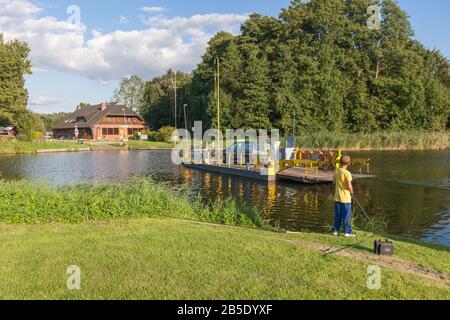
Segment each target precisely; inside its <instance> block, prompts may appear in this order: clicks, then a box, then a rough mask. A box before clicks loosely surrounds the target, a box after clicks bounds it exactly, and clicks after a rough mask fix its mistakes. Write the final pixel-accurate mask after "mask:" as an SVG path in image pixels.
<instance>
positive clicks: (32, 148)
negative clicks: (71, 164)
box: [0, 141, 96, 154]
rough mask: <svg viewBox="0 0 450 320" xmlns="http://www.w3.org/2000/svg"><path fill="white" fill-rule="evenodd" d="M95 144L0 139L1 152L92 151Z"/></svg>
mask: <svg viewBox="0 0 450 320" xmlns="http://www.w3.org/2000/svg"><path fill="white" fill-rule="evenodd" d="M95 149H96V147H95V146H91V145H90V144H81V143H79V142H75V141H53V142H39V143H38V142H23V141H15V142H14V141H0V154H37V153H50V152H78V151H80V152H81V151H92V150H95Z"/></svg>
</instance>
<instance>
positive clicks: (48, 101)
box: [28, 95, 62, 106]
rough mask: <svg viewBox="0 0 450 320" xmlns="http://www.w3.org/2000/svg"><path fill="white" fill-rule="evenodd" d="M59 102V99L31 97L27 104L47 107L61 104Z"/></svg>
mask: <svg viewBox="0 0 450 320" xmlns="http://www.w3.org/2000/svg"><path fill="white" fill-rule="evenodd" d="M61 102H62V100H61V99H59V98H55V97H48V96H44V95H39V96H31V97H30V98H29V99H28V104H29V105H30V106H48V105H52V104H57V103H61Z"/></svg>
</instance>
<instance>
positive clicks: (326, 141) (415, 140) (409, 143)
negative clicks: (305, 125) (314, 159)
mask: <svg viewBox="0 0 450 320" xmlns="http://www.w3.org/2000/svg"><path fill="white" fill-rule="evenodd" d="M315 140H316V141H317V142H314V140H313V138H312V137H311V135H309V134H307V133H305V134H303V135H301V136H298V137H297V146H298V147H299V148H317V147H318V145H320V146H324V147H325V148H329V149H339V148H341V149H346V150H448V149H449V148H450V131H448V130H447V131H437V132H433V131H431V132H428V131H398V132H389V131H380V132H374V133H370V134H364V133H336V132H319V133H317V134H315Z"/></svg>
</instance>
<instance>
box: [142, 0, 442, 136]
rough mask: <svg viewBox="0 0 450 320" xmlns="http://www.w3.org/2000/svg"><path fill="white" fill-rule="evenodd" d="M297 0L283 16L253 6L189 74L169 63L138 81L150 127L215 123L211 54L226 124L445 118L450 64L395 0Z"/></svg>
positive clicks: (394, 122) (424, 123)
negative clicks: (373, 25)
mask: <svg viewBox="0 0 450 320" xmlns="http://www.w3.org/2000/svg"><path fill="white" fill-rule="evenodd" d="M372 4H373V1H370V0H344V1H343V0H311V1H310V2H308V3H303V2H302V1H300V0H294V1H292V3H291V5H290V6H289V7H288V8H286V9H283V10H282V11H281V13H280V15H279V17H269V16H264V15H260V14H252V15H251V16H250V18H249V19H248V20H247V21H246V22H245V23H244V24H243V25H242V26H241V34H239V35H236V36H235V35H232V34H230V33H227V32H219V33H218V34H216V35H215V36H214V37H213V38H212V39H211V40H210V41H209V43H208V47H207V49H206V52H205V53H204V55H203V57H202V60H201V62H200V63H199V64H198V66H197V67H196V68H195V70H194V71H193V72H192V73H191V74H187V73H183V72H177V79H178V81H177V89H176V90H177V104H178V108H177V113H176V114H175V109H174V106H175V103H174V99H175V90H174V76H175V73H174V71H172V70H169V71H168V72H167V73H166V74H165V75H162V76H158V77H156V78H154V79H153V80H151V81H148V82H146V83H144V82H142V83H141V85H140V87H141V91H140V92H141V93H140V94H141V99H140V100H139V101H140V102H139V103H138V105H137V108H138V109H139V110H140V111H141V113H142V114H143V115H144V116H145V118H146V119H147V121H148V122H149V123H150V124H151V126H152V127H153V128H154V129H158V128H160V127H162V126H167V125H171V126H174V124H175V119H176V120H177V123H178V126H179V127H184V115H183V111H184V110H183V105H184V104H187V105H188V122H189V125H191V124H192V121H193V120H202V121H203V122H204V123H206V124H207V125H209V126H210V127H214V125H215V122H216V99H215V93H214V88H215V87H214V81H215V78H214V77H215V59H216V57H219V59H220V65H221V73H220V82H221V95H220V104H221V123H222V127H224V128H279V129H281V130H282V131H283V132H285V133H290V132H292V131H293V130H294V129H295V130H297V132H299V130H302V128H303V127H304V126H305V125H306V126H309V127H310V128H313V129H315V130H325V131H346V132H366V133H367V132H373V131H377V130H406V129H426V130H442V129H445V128H448V127H449V114H450V112H449V111H450V110H449V97H450V90H449V88H450V73H449V70H450V63H449V60H448V59H447V58H446V57H444V56H443V55H442V54H441V53H440V52H439V51H438V50H428V49H426V48H425V47H424V46H423V45H422V44H421V43H420V42H419V41H417V40H415V39H414V38H413V35H414V33H413V30H412V28H411V25H410V23H409V20H408V17H407V15H406V13H405V12H404V11H402V9H401V8H400V7H399V6H398V4H397V3H396V2H395V1H392V0H384V1H382V2H380V3H379V6H380V18H381V24H380V28H379V29H370V28H369V27H368V25H367V21H368V18H369V17H370V15H369V14H368V11H367V9H368V7H369V6H370V5H372Z"/></svg>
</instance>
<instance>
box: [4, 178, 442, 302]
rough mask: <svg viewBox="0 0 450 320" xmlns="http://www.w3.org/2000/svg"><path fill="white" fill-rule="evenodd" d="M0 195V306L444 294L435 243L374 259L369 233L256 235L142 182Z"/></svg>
mask: <svg viewBox="0 0 450 320" xmlns="http://www.w3.org/2000/svg"><path fill="white" fill-rule="evenodd" d="M0 198H1V199H2V201H0V243H1V244H2V255H0V265H2V272H1V273H0V283H1V288H2V289H1V293H0V294H1V297H2V298H26V299H51V298H55V299H444V300H445V299H449V298H450V294H449V291H448V289H449V286H450V276H449V274H450V250H449V248H447V247H442V246H438V245H430V244H424V243H421V242H419V241H414V240H409V239H404V238H400V237H393V240H394V242H395V246H396V254H395V257H391V258H387V257H385V258H382V257H377V256H374V255H372V254H371V253H370V250H371V248H372V246H373V240H374V239H377V238H380V237H381V236H375V235H372V234H369V233H366V232H361V231H360V232H358V238H357V240H353V239H347V238H344V237H337V238H336V237H333V236H331V235H330V234H329V233H324V234H320V233H313V232H305V233H275V232H271V231H266V230H261V228H262V229H264V228H267V226H266V225H265V223H264V222H263V221H262V219H261V217H260V216H259V215H258V213H257V212H256V211H254V210H252V209H249V208H239V207H237V206H236V205H235V204H234V203H233V202H231V201H227V202H224V203H215V204H212V205H211V206H204V205H202V204H200V202H199V201H195V200H194V201H192V198H190V196H189V194H188V193H187V192H186V191H184V190H173V189H170V188H169V187H167V186H165V185H161V184H157V183H154V182H151V181H148V180H143V179H140V180H134V181H132V182H130V183H129V184H101V185H89V184H85V185H79V186H67V187H59V188H51V187H48V186H46V185H45V184H38V185H36V184H34V183H31V182H26V181H22V182H4V181H3V182H1V185H0ZM174 217H175V218H174ZM200 221H201V222H200ZM210 222H214V223H218V224H211V223H210ZM223 224H227V225H235V226H225V225H223ZM241 226H244V227H245V228H243V227H241ZM355 242H361V244H360V245H358V246H357V247H355V248H351V249H347V250H344V251H340V252H338V253H336V254H333V255H329V256H325V255H324V252H323V251H325V250H326V249H328V248H330V247H333V248H339V247H341V246H345V245H348V244H351V243H355ZM72 265H76V266H79V267H80V269H81V273H82V277H81V290H79V291H70V290H68V289H67V288H66V281H67V277H68V276H67V274H66V273H65V271H66V269H67V267H69V266H72ZM370 265H378V266H380V267H381V270H382V288H381V290H369V289H368V288H367V279H368V276H369V275H368V274H367V268H368V266H370ZM24 279H26V281H25V280H24Z"/></svg>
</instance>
